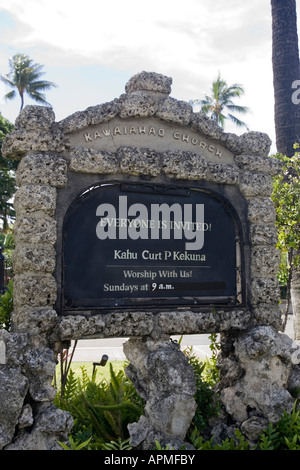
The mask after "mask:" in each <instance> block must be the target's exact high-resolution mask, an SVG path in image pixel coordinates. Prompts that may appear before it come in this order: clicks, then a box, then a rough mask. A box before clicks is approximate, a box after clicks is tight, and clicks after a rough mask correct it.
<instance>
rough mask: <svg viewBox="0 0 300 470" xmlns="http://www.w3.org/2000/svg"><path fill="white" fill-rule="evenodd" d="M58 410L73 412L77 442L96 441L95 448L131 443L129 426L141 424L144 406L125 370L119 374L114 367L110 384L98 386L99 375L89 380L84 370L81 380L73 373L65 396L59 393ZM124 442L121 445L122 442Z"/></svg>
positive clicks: (104, 383)
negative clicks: (79, 437)
mask: <svg viewBox="0 0 300 470" xmlns="http://www.w3.org/2000/svg"><path fill="white" fill-rule="evenodd" d="M55 403H56V406H58V407H59V408H61V409H64V410H66V411H69V412H70V413H71V415H72V417H73V419H74V427H73V429H72V435H73V438H74V439H75V438H76V439H77V441H78V436H84V437H85V439H86V438H87V437H92V440H91V443H90V445H91V448H94V449H101V448H102V446H103V444H105V443H106V445H107V443H112V442H114V443H116V444H115V445H119V444H120V442H123V441H124V440H126V439H128V437H129V434H128V429H127V425H128V424H129V423H130V422H133V421H138V419H139V418H140V416H141V414H142V412H143V407H144V403H143V401H142V399H141V398H140V397H139V396H138V394H137V392H136V391H135V389H134V386H133V384H132V382H131V381H129V379H128V378H127V377H126V375H125V372H124V370H121V371H119V372H118V373H115V372H114V370H113V367H112V364H110V380H109V381H108V382H106V381H102V382H100V383H96V380H95V375H94V376H93V377H92V379H88V378H87V376H86V371H85V369H84V368H82V377H81V379H78V378H77V379H76V378H75V376H74V374H73V372H72V369H71V370H70V372H69V374H68V377H67V381H66V384H65V390H64V395H63V396H61V394H60V393H57V396H56V401H55ZM120 440H121V441H120Z"/></svg>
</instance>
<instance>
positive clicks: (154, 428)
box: [124, 338, 196, 449]
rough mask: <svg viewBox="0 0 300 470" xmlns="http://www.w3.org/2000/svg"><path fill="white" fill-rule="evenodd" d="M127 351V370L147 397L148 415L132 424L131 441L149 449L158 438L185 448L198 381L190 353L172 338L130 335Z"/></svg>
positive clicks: (130, 426)
mask: <svg viewBox="0 0 300 470" xmlns="http://www.w3.org/2000/svg"><path fill="white" fill-rule="evenodd" d="M124 351H125V353H126V357H127V358H128V359H129V360H130V365H129V366H128V367H127V368H126V374H127V375H128V376H129V378H130V379H131V380H132V381H133V383H134V384H135V387H136V390H137V391H138V393H139V394H140V395H141V397H142V398H143V399H144V400H145V401H146V407H145V416H143V417H142V419H140V420H139V422H138V423H134V424H130V425H129V426H128V428H129V431H130V434H131V445H133V446H134V447H138V448H141V449H149V448H151V447H153V446H154V445H155V440H158V441H159V442H160V443H162V445H167V444H170V447H171V448H175V449H180V448H182V446H183V445H184V439H185V435H186V432H187V430H188V428H189V425H190V422H191V420H192V418H193V416H194V413H195V410H196V403H195V400H194V397H193V396H194V394H195V392H196V382H195V377H194V374H193V369H192V367H191V366H190V365H189V364H188V360H187V357H186V356H184V354H183V353H182V352H181V351H180V350H179V348H178V345H176V344H174V343H171V342H170V341H169V340H168V339H167V340H164V341H163V340H162V339H161V340H160V341H159V340H158V339H157V340H156V341H153V339H151V338H148V339H146V338H144V339H143V340H141V339H130V340H129V341H127V343H125V344H124Z"/></svg>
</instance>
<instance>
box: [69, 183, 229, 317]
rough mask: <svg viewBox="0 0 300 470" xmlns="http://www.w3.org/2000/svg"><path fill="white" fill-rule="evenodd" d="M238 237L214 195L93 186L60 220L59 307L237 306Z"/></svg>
mask: <svg viewBox="0 0 300 470" xmlns="http://www.w3.org/2000/svg"><path fill="white" fill-rule="evenodd" d="M236 231H237V229H236V223H235V219H234V216H233V213H232V210H231V209H230V207H229V205H228V204H227V202H226V201H224V199H223V198H221V197H219V196H217V195H215V194H214V193H208V192H205V191H201V190H194V189H189V188H188V189H185V188H176V187H163V186H152V185H140V184H136V185H135V184H133V185H131V184H119V183H118V184H99V185H95V186H93V187H91V188H89V189H88V190H86V191H85V192H83V193H82V194H81V195H80V196H78V197H77V198H76V199H75V200H74V201H73V203H72V204H71V206H70V208H69V210H68V212H67V214H66V216H65V221H64V226H63V282H62V286H63V289H62V308H61V309H62V311H68V310H69V311H70V310H76V309H79V310H85V309H87V310H94V309H101V308H106V309H107V308H129V307H130V308H132V307H139V308H141V306H142V307H156V306H160V307H161V306H177V305H197V304H205V303H209V304H220V303H221V304H228V303H237V297H238V293H237V265H236V264H237V261H236V259H237V256H236V249H237V245H236V243H237V242H236V238H237V237H236Z"/></svg>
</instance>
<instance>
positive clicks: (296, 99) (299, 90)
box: [292, 80, 300, 104]
mask: <svg viewBox="0 0 300 470" xmlns="http://www.w3.org/2000/svg"><path fill="white" fill-rule="evenodd" d="M292 88H293V89H296V91H294V93H293V94H292V102H293V103H294V104H300V80H295V81H294V82H293V83H292Z"/></svg>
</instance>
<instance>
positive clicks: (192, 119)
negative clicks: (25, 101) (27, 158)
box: [2, 72, 271, 161]
mask: <svg viewBox="0 0 300 470" xmlns="http://www.w3.org/2000/svg"><path fill="white" fill-rule="evenodd" d="M171 84H172V78H169V77H166V76H164V75H161V74H157V73H151V72H150V73H149V72H141V73H139V74H137V75H135V76H133V77H132V78H131V79H130V80H129V81H128V83H127V84H126V86H125V90H126V93H125V94H122V95H121V96H120V97H119V98H116V99H114V100H113V101H110V102H107V103H103V104H99V105H96V106H91V107H89V108H87V109H86V110H84V111H77V112H75V113H73V114H71V115H70V116H68V117H66V118H65V119H63V120H61V121H59V122H58V123H56V122H55V114H54V111H53V110H52V109H51V108H47V107H41V106H26V107H25V108H24V110H23V111H22V113H21V114H20V115H19V116H18V118H17V119H16V122H15V129H16V130H15V132H14V133H13V135H12V137H11V138H10V137H8V138H7V139H6V141H5V142H4V145H3V149H2V151H3V153H4V155H7V156H9V157H10V158H13V157H15V158H22V156H24V155H25V154H26V153H27V152H28V151H30V150H42V149H45V150H50V151H59V152H60V151H63V150H65V149H67V148H69V147H70V146H75V147H92V148H93V141H98V140H99V139H100V138H101V137H102V136H103V137H105V136H106V137H107V135H105V132H106V133H107V132H108V131H107V129H109V128H108V127H107V126H109V124H108V123H111V122H113V123H114V124H115V125H114V127H113V129H111V130H110V132H111V135H112V136H113V137H115V140H117V139H118V137H119V136H120V135H123V136H124V135H125V132H127V134H126V135H127V136H128V135H130V127H134V124H133V123H131V122H129V123H128V120H130V119H133V120H134V121H133V122H134V123H135V124H136V126H137V125H138V122H137V119H138V120H139V123H140V120H143V119H146V118H147V119H148V120H149V119H153V120H158V121H160V123H165V124H166V123H168V124H170V125H172V126H176V127H173V128H172V129H173V131H174V133H176V129H178V128H179V129H181V130H182V132H183V133H182V135H178V134H175V137H174V135H173V146H174V147H177V148H178V146H180V147H183V148H185V149H187V150H193V151H196V152H197V149H198V147H199V144H200V148H201V152H202V153H203V152H206V151H207V152H208V153H207V154H208V155H209V156H210V157H213V156H215V157H217V158H219V159H221V161H224V153H226V155H227V158H229V159H230V158H231V155H230V153H231V154H234V155H240V154H247V155H252V156H267V155H268V153H269V150H270V146H271V140H270V138H269V137H268V136H267V135H266V134H264V133H262V132H253V131H250V132H246V133H244V134H242V135H241V136H237V135H236V134H232V133H226V132H224V131H223V129H222V128H221V127H220V126H218V125H217V123H216V122H215V121H214V120H212V119H210V118H208V117H207V116H206V115H204V114H203V113H201V112H197V113H195V112H194V111H193V109H192V106H191V105H190V104H189V103H187V102H185V101H179V100H177V99H175V98H172V97H171V96H169V95H170V93H171ZM114 121H116V122H114ZM152 122H155V121H152ZM104 124H106V127H101V128H100V130H98V129H97V127H96V126H99V125H104ZM121 124H122V129H116V128H118V127H120V126H121ZM142 124H143V122H142V123H140V124H139V127H140V130H138V129H135V130H134V129H131V133H133V132H135V131H136V132H137V133H138V132H140V134H139V135H140V136H143V135H144V130H143V125H142ZM149 126H150V127H149V128H147V129H146V131H145V132H146V133H147V132H148V134H149V132H150V136H151V135H152V136H153V135H154V132H155V131H156V132H157V136H158V137H161V138H162V137H165V135H163V131H164V129H163V127H158V128H157V129H151V127H152V126H151V122H150V124H149ZM124 127H126V129H124ZM153 127H155V126H153ZM159 129H161V133H160V134H159V133H158V132H159ZM37 130H39V131H40V134H41V139H42V142H41V143H40V144H39V143H38V142H37V141H36V139H35V142H30V140H31V138H32V136H33V133H36V132H37ZM24 131H26V133H27V137H26V138H24V136H22V134H23V133H24ZM83 131H84V132H83ZM151 131H152V134H151ZM188 131H189V132H190V133H188ZM95 132H96V133H97V132H99V133H100V135H101V137H100V136H99V134H96V136H95ZM101 133H102V134H101ZM199 136H200V137H201V136H202V137H204V138H206V139H208V141H207V140H204V141H201V140H199V139H200V137H199ZM18 137H19V139H18ZM16 139H17V140H18V142H17V143H16V142H15V141H16ZM193 139H194V140H193ZM12 140H13V141H14V143H13V142H12ZM163 140H164V139H161V142H163ZM196 140H197V142H196ZM201 142H202V145H201ZM16 144H18V145H16ZM171 144H172V142H171ZM205 144H206V145H205ZM115 145H116V144H115ZM123 145H124V143H123ZM125 145H126V143H125ZM94 146H95V142H94ZM144 146H147V145H144ZM209 146H210V148H209ZM222 153H223V155H222ZM225 158H226V157H225Z"/></svg>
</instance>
